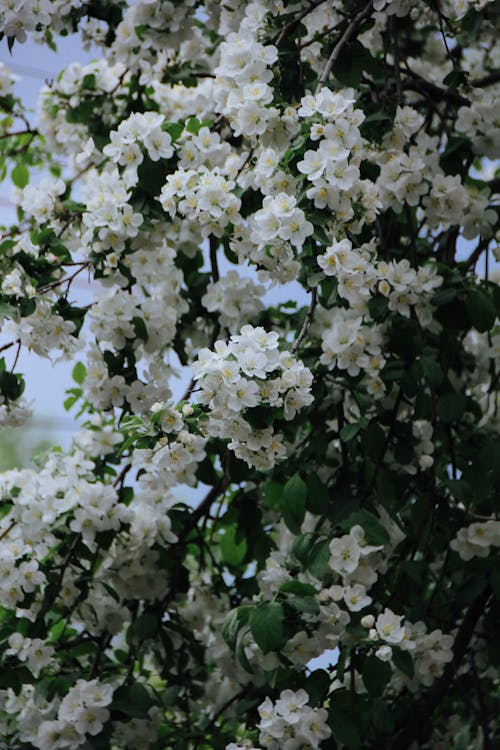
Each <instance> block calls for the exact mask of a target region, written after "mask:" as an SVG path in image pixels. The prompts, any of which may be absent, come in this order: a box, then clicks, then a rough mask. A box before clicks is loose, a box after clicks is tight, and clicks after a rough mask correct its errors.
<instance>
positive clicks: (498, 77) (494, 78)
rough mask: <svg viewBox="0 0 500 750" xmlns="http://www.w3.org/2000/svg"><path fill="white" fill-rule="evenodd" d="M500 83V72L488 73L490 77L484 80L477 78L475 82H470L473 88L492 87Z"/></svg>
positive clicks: (484, 77)
mask: <svg viewBox="0 0 500 750" xmlns="http://www.w3.org/2000/svg"><path fill="white" fill-rule="evenodd" d="M499 81H500V70H495V71H494V73H488V75H486V76H483V77H482V78H476V80H474V81H468V84H469V86H472V87H473V88H479V89H481V88H484V87H485V86H491V85H492V84H494V83H498V82H499Z"/></svg>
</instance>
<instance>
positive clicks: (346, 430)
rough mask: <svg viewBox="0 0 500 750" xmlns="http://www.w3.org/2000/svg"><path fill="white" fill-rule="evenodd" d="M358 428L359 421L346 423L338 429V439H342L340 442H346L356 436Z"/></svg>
mask: <svg viewBox="0 0 500 750" xmlns="http://www.w3.org/2000/svg"><path fill="white" fill-rule="evenodd" d="M360 429H361V425H360V423H359V422H354V423H353V424H346V425H344V427H342V429H341V430H340V439H341V440H342V442H344V443H348V442H349V441H350V440H352V439H353V438H355V437H356V435H357V434H358V432H359V431H360Z"/></svg>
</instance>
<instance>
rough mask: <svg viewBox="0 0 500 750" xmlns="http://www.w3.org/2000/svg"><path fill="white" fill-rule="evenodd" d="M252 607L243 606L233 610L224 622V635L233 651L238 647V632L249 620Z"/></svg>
mask: <svg viewBox="0 0 500 750" xmlns="http://www.w3.org/2000/svg"><path fill="white" fill-rule="evenodd" d="M251 609H252V607H249V606H243V607H237V608H236V609H233V610H231V612H230V613H229V614H228V616H227V617H226V619H225V620H224V622H223V624H222V630H221V632H222V637H223V638H224V640H225V641H226V643H227V645H228V646H229V648H230V649H231V651H234V650H235V648H236V641H237V640H238V632H239V630H240V628H242V627H243V625H245V624H246V623H247V622H248V617H249V614H250V610H251Z"/></svg>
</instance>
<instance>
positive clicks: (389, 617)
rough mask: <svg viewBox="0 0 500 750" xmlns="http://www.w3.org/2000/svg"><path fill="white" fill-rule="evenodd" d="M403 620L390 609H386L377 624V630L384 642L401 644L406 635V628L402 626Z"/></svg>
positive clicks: (378, 618)
mask: <svg viewBox="0 0 500 750" xmlns="http://www.w3.org/2000/svg"><path fill="white" fill-rule="evenodd" d="M402 619H403V618H402V617H399V616H398V615H395V614H394V612H391V610H390V609H387V608H386V609H385V610H384V612H383V614H381V615H379V616H378V617H377V619H376V622H375V628H376V630H377V633H378V635H379V636H380V638H382V640H384V641H387V643H394V644H396V643H400V642H401V641H402V640H403V638H404V635H405V629H404V626H403V625H402V624H401V620H402Z"/></svg>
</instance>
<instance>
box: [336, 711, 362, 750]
mask: <svg viewBox="0 0 500 750" xmlns="http://www.w3.org/2000/svg"><path fill="white" fill-rule="evenodd" d="M331 726H332V732H333V736H334V737H335V739H336V740H337V742H340V743H341V744H342V745H345V746H346V747H354V748H356V747H359V745H360V742H361V738H360V736H359V729H358V722H357V720H356V719H355V718H354V717H351V716H348V715H347V714H345V713H341V712H340V711H335V709H334V710H333V712H332V719H331Z"/></svg>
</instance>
